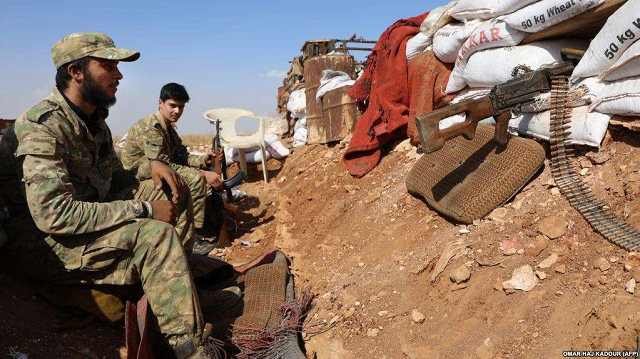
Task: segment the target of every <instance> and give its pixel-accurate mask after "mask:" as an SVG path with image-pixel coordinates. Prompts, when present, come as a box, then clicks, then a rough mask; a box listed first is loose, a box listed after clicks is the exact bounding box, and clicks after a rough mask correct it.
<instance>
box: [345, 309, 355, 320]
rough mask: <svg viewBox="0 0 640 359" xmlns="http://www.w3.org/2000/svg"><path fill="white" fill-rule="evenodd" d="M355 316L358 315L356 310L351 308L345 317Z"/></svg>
mask: <svg viewBox="0 0 640 359" xmlns="http://www.w3.org/2000/svg"><path fill="white" fill-rule="evenodd" d="M354 314H356V308H349V309H347V311H346V312H344V317H345V318H351V317H352V316H353V315H354Z"/></svg>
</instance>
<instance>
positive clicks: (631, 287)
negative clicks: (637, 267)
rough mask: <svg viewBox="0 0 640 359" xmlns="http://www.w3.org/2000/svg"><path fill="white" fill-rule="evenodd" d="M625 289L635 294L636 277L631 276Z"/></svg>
mask: <svg viewBox="0 0 640 359" xmlns="http://www.w3.org/2000/svg"><path fill="white" fill-rule="evenodd" d="M625 289H626V290H627V292H629V293H631V294H633V293H635V292H636V280H635V279H634V278H631V279H630V280H629V281H628V282H627V285H626V286H625Z"/></svg>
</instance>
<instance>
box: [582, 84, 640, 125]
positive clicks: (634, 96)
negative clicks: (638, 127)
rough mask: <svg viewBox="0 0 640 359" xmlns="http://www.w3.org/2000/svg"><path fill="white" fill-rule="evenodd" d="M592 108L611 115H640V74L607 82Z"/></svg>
mask: <svg viewBox="0 0 640 359" xmlns="http://www.w3.org/2000/svg"><path fill="white" fill-rule="evenodd" d="M589 109H590V110H594V111H598V112H602V113H608V114H611V115H623V116H639V115H640V76H636V77H630V78H626V79H622V80H618V81H614V82H610V83H605V85H604V89H603V90H602V93H601V94H600V95H599V96H598V97H596V99H595V101H594V102H593V104H591V107H590V108H589Z"/></svg>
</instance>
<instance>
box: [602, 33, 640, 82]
mask: <svg viewBox="0 0 640 359" xmlns="http://www.w3.org/2000/svg"><path fill="white" fill-rule="evenodd" d="M638 75H640V41H636V42H634V43H633V45H631V46H629V48H628V49H627V50H626V51H625V52H624V53H623V54H622V56H620V58H619V59H618V61H616V62H615V63H614V64H613V66H611V68H609V69H608V70H607V71H605V72H604V74H602V75H601V76H600V77H601V78H604V79H605V80H606V81H615V80H620V79H624V78H627V77H634V76H638Z"/></svg>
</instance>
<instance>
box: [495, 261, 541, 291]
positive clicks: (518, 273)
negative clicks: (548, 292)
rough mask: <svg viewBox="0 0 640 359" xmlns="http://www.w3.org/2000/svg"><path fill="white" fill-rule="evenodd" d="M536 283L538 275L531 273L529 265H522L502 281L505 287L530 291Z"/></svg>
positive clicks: (531, 269)
mask: <svg viewBox="0 0 640 359" xmlns="http://www.w3.org/2000/svg"><path fill="white" fill-rule="evenodd" d="M536 285H538V277H536V275H535V274H534V273H533V268H532V267H531V266H530V265H528V264H527V265H524V266H522V267H520V268H518V269H516V270H514V271H513V275H512V277H511V279H509V280H508V281H504V282H502V287H503V288H504V289H505V290H506V289H515V290H522V291H525V292H528V291H530V290H531V289H533V288H534V287H535V286H536Z"/></svg>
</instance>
